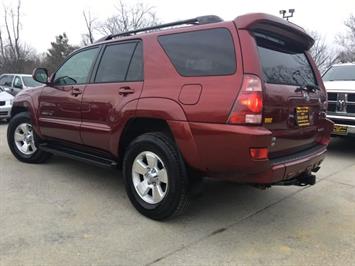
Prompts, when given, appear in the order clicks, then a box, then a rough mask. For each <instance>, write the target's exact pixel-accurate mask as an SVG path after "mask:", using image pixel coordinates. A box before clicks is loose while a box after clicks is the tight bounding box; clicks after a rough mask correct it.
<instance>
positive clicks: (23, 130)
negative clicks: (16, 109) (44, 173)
mask: <svg viewBox="0 0 355 266" xmlns="http://www.w3.org/2000/svg"><path fill="white" fill-rule="evenodd" d="M15 134H16V136H17V137H16V138H15ZM7 142H8V145H9V148H10V150H11V152H12V154H13V155H14V156H15V157H16V159H18V160H19V161H21V162H25V163H43V162H45V161H47V160H48V159H49V158H50V156H51V154H50V153H48V152H44V151H41V150H40V149H38V144H39V142H40V139H39V137H38V136H37V134H36V132H35V131H34V130H33V128H32V120H31V117H30V115H29V113H19V114H17V115H16V116H14V117H13V118H12V119H11V120H10V123H9V125H8V128H7ZM26 145H27V146H26ZM21 146H22V148H21ZM26 148H27V149H26ZM26 151H27V152H26Z"/></svg>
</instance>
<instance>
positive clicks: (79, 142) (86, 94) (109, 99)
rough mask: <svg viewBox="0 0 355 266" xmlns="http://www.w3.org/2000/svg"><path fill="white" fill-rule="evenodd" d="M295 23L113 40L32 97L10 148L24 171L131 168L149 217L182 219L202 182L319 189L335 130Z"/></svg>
mask: <svg viewBox="0 0 355 266" xmlns="http://www.w3.org/2000/svg"><path fill="white" fill-rule="evenodd" d="M313 43H314V40H313V39H312V38H311V37H310V36H309V35H307V34H306V33H305V32H304V30H303V29H302V28H300V27H298V26H296V25H294V24H292V23H290V22H288V21H285V20H282V19H280V18H277V17H274V16H270V15H266V14H249V15H244V16H240V17H238V18H236V19H235V20H233V21H229V22H224V21H222V20H221V19H220V18H218V17H216V16H204V17H198V18H195V19H189V20H185V21H179V22H174V23H168V24H164V25H159V26H155V27H150V28H145V29H140V30H135V31H131V32H125V33H121V34H116V35H110V36H107V37H105V38H103V39H101V40H99V41H98V42H97V43H95V44H93V45H90V46H88V47H85V48H82V49H79V50H77V51H75V52H74V53H72V54H71V55H70V56H69V57H68V59H67V60H66V61H65V62H64V64H63V65H61V66H60V67H59V68H58V70H57V71H55V72H54V73H53V74H52V75H51V76H49V77H48V73H47V71H46V70H45V69H43V68H39V69H36V70H34V73H33V77H34V79H35V80H37V81H39V82H41V83H43V84H44V86H42V87H38V88H35V89H28V90H26V91H23V92H20V93H19V94H18V95H17V97H16V99H15V101H14V105H13V108H12V119H11V122H10V124H9V127H8V143H9V147H10V149H11V151H12V153H13V154H14V156H15V157H16V158H17V159H19V160H20V161H23V162H28V163H40V162H44V161H46V160H47V159H48V158H49V156H50V155H51V154H58V155H64V156H67V157H70V158H74V159H79V160H83V161H86V162H89V163H94V164H97V165H101V166H108V167H116V166H121V165H122V168H123V176H124V180H125V186H126V190H127V193H128V196H129V198H130V200H131V202H132V204H133V205H134V206H135V207H136V209H137V210H138V211H139V212H141V213H142V214H144V215H146V216H148V217H150V218H152V219H157V220H162V219H165V218H167V217H170V216H172V215H175V214H178V213H180V212H181V211H182V210H183V208H184V207H185V206H186V203H187V202H188V198H189V194H190V187H191V186H192V185H193V184H195V183H196V182H197V180H199V178H200V177H203V176H209V177H212V178H218V179H224V180H230V181H234V182H239V183H248V184H253V185H258V186H264V187H266V186H271V185H312V184H314V183H315V176H314V175H313V174H312V172H316V171H318V169H319V167H320V164H321V162H322V161H323V159H324V157H325V153H326V149H327V144H328V143H329V139H330V134H331V131H332V127H333V124H332V122H330V121H329V120H327V119H326V109H327V95H326V92H325V89H324V86H323V83H322V79H321V76H320V74H319V72H318V70H317V68H316V66H315V64H314V62H313V60H312V58H311V57H310V55H309V53H308V50H309V49H310V48H311V46H312V45H313Z"/></svg>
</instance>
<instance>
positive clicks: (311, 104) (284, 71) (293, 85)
mask: <svg viewBox="0 0 355 266" xmlns="http://www.w3.org/2000/svg"><path fill="white" fill-rule="evenodd" d="M255 39H256V42H257V48H258V53H259V58H260V63H261V68H262V73H263V80H264V81H265V85H264V86H265V90H264V124H265V127H266V128H268V129H270V130H271V131H272V133H273V136H274V137H276V139H275V140H276V142H275V144H274V145H273V146H272V147H271V150H270V151H271V156H275V157H276V156H282V155H286V154H290V153H293V152H297V151H300V150H303V149H306V148H310V147H312V146H314V145H315V144H316V138H317V136H318V134H319V131H320V130H319V128H320V127H321V124H320V122H321V121H320V112H321V105H322V98H325V95H324V92H323V91H321V90H320V89H319V87H318V82H317V80H316V76H315V73H314V71H313V69H312V66H311V64H310V60H311V59H310V58H309V56H308V54H307V52H306V51H304V50H302V49H301V50H300V48H297V47H292V46H290V45H286V42H284V41H283V40H282V39H278V38H277V37H274V36H268V35H265V34H255ZM323 101H325V99H323Z"/></svg>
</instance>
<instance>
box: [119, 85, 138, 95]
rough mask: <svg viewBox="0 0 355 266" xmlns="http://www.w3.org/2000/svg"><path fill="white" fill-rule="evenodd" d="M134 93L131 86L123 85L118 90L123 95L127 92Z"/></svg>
mask: <svg viewBox="0 0 355 266" xmlns="http://www.w3.org/2000/svg"><path fill="white" fill-rule="evenodd" d="M132 93H134V89H132V88H131V87H128V86H126V87H121V88H120V89H119V91H118V94H119V95H123V96H126V95H127V94H132Z"/></svg>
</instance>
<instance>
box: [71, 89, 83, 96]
mask: <svg viewBox="0 0 355 266" xmlns="http://www.w3.org/2000/svg"><path fill="white" fill-rule="evenodd" d="M82 93H83V92H82V91H81V89H79V88H72V90H71V94H72V95H74V96H78V95H80V94H82Z"/></svg>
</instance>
